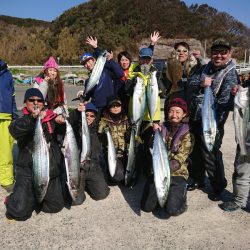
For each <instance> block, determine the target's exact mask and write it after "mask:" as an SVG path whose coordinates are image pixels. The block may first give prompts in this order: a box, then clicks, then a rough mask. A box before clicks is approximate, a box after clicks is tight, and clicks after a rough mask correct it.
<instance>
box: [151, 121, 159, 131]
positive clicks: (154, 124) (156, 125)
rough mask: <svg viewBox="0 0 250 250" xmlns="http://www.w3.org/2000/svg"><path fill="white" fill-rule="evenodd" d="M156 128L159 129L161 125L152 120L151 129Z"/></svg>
mask: <svg viewBox="0 0 250 250" xmlns="http://www.w3.org/2000/svg"><path fill="white" fill-rule="evenodd" d="M157 129H159V130H160V131H161V126H160V124H158V123H155V122H154V123H153V130H154V131H156V130H157Z"/></svg>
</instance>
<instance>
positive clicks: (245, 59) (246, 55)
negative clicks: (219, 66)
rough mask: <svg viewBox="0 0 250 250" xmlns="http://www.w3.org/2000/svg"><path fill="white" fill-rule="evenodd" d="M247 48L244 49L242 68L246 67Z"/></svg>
mask: <svg viewBox="0 0 250 250" xmlns="http://www.w3.org/2000/svg"><path fill="white" fill-rule="evenodd" d="M246 60H247V50H246V49H245V57H244V68H246Z"/></svg>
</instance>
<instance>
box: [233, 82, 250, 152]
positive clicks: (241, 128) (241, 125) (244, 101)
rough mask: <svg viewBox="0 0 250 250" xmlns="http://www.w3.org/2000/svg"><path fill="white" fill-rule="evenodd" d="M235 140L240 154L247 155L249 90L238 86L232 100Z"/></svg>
mask: <svg viewBox="0 0 250 250" xmlns="http://www.w3.org/2000/svg"><path fill="white" fill-rule="evenodd" d="M233 120H234V128H235V139H236V142H237V144H238V145H239V147H240V154H241V155H247V148H246V140H247V129H248V122H249V88H248V87H247V88H243V87H241V86H239V88H238V91H237V94H236V95H235V98H234V114H233Z"/></svg>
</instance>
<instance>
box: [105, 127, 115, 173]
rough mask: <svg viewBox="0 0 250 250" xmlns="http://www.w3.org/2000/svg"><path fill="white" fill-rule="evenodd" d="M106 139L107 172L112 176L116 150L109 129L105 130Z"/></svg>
mask: <svg viewBox="0 0 250 250" xmlns="http://www.w3.org/2000/svg"><path fill="white" fill-rule="evenodd" d="M105 133H106V135H107V140H108V165H109V173H110V175H111V177H114V175H115V170H116V152H115V146H114V143H113V140H112V136H111V134H110V132H109V130H107V131H105Z"/></svg>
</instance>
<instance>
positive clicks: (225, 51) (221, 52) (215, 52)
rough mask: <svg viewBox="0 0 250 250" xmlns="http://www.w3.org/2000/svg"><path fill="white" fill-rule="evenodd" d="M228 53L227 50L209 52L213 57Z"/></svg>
mask: <svg viewBox="0 0 250 250" xmlns="http://www.w3.org/2000/svg"><path fill="white" fill-rule="evenodd" d="M227 53H228V50H227V49H223V50H211V54H212V55H213V56H214V55H219V54H220V55H222V56H224V55H226V54H227Z"/></svg>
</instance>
